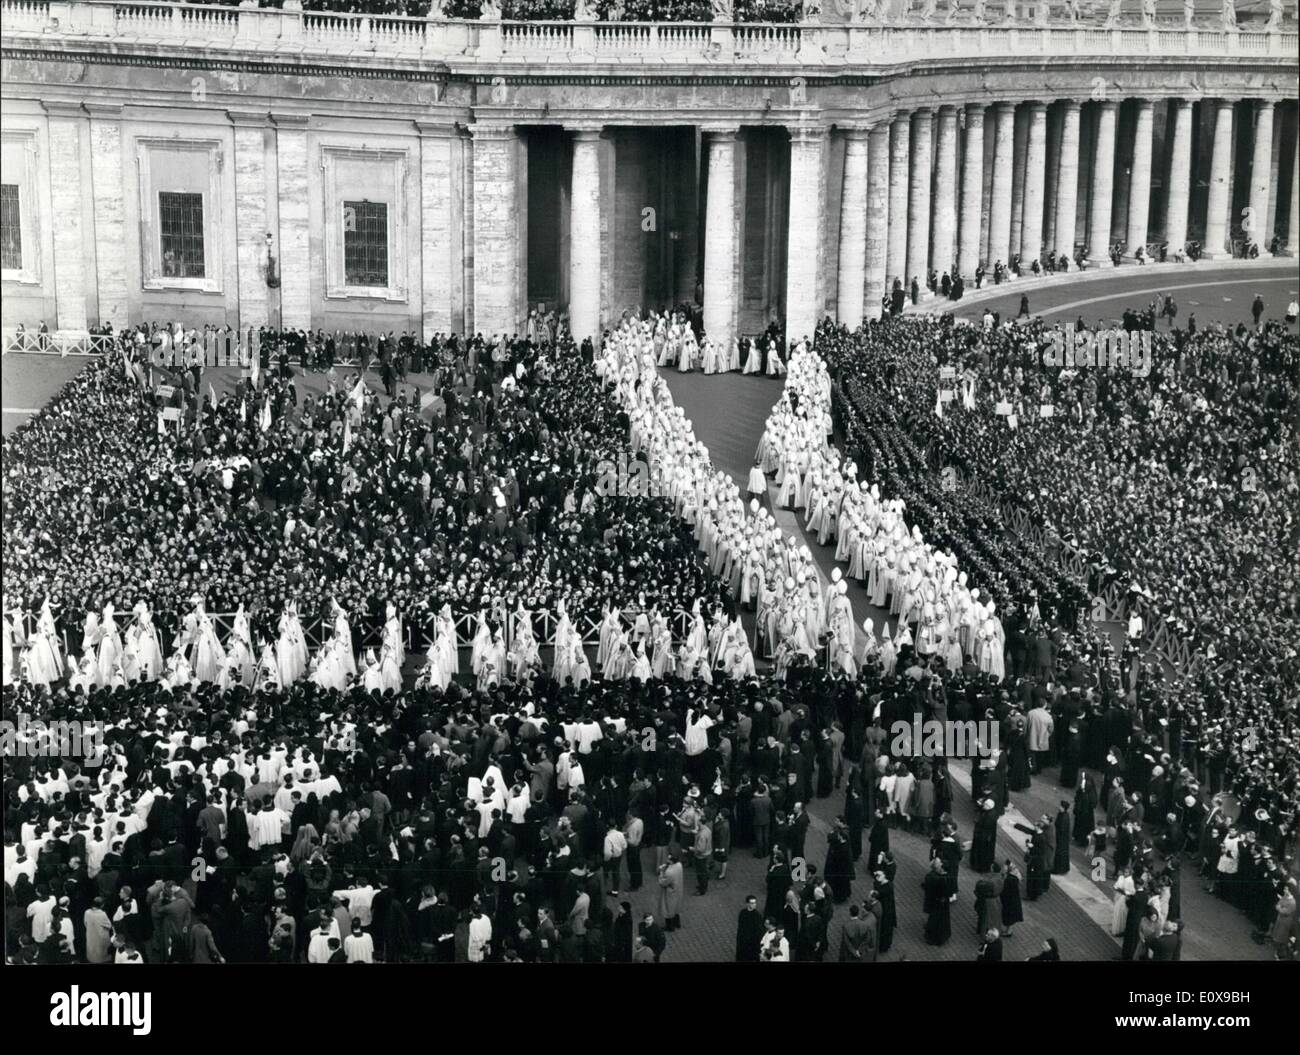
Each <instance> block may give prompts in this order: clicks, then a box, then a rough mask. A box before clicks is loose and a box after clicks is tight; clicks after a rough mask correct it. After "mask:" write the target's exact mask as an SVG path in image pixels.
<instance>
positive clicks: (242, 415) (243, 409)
mask: <svg viewBox="0 0 1300 1055" xmlns="http://www.w3.org/2000/svg"><path fill="white" fill-rule="evenodd" d="M239 420H240V421H241V422H246V421H248V400H246V399H241V400H240V401H239Z"/></svg>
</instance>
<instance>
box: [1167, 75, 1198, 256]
mask: <svg viewBox="0 0 1300 1055" xmlns="http://www.w3.org/2000/svg"><path fill="white" fill-rule="evenodd" d="M1173 125H1174V127H1173V129H1172V131H1171V133H1170V141H1171V146H1170V150H1169V192H1168V193H1167V194H1166V195H1165V241H1166V242H1168V243H1169V256H1170V257H1171V258H1172V257H1173V256H1174V254H1175V253H1177V252H1179V251H1180V250H1182V249H1183V248H1184V247H1185V246H1186V245H1187V211H1188V207H1189V204H1190V202H1191V195H1192V101H1191V100H1190V99H1175V100H1174V112H1173Z"/></svg>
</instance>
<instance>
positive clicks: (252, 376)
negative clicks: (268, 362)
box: [248, 348, 262, 389]
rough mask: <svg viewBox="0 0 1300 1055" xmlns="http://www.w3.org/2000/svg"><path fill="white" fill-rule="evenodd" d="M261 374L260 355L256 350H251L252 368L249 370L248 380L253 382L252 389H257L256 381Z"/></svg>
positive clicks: (258, 350) (259, 351)
mask: <svg viewBox="0 0 1300 1055" xmlns="http://www.w3.org/2000/svg"><path fill="white" fill-rule="evenodd" d="M261 373H262V353H261V350H260V349H258V348H254V349H253V366H252V368H251V369H250V370H249V374H248V379H249V380H250V381H252V382H253V388H254V389H256V388H257V379H258V377H260V376H261Z"/></svg>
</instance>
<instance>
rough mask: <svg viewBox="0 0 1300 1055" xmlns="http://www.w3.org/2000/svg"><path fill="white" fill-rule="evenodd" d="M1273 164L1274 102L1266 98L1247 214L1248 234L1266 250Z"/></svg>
mask: <svg viewBox="0 0 1300 1055" xmlns="http://www.w3.org/2000/svg"><path fill="white" fill-rule="evenodd" d="M1272 164H1273V103H1272V102H1271V101H1270V100H1267V99H1265V100H1262V101H1261V102H1260V103H1259V107H1258V109H1257V110H1256V112H1255V150H1254V154H1253V155H1252V157H1251V162H1250V212H1249V213H1248V214H1247V215H1246V216H1245V217H1243V220H1244V221H1245V222H1243V224H1242V229H1243V230H1244V231H1245V234H1246V237H1247V238H1248V239H1249V240H1250V241H1253V242H1255V243H1256V244H1258V245H1259V251H1260V252H1261V253H1266V252H1267V251H1268V244H1269V242H1271V241H1272V240H1273V231H1272V230H1271V228H1270V226H1269V224H1268V197H1269V186H1270V184H1271V182H1272V172H1271V169H1272Z"/></svg>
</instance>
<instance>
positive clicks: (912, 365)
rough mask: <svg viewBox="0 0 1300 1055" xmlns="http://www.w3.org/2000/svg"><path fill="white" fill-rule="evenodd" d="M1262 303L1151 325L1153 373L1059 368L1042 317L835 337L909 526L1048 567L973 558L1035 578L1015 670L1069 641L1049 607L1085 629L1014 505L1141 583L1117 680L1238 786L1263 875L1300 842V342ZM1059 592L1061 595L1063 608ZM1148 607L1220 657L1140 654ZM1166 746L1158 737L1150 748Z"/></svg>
mask: <svg viewBox="0 0 1300 1055" xmlns="http://www.w3.org/2000/svg"><path fill="white" fill-rule="evenodd" d="M1160 307H1161V306H1160V305H1154V306H1153V307H1152V308H1149V309H1148V310H1147V311H1146V312H1129V313H1126V325H1129V326H1132V327H1141V326H1146V327H1151V326H1153V325H1154V323H1155V320H1156V319H1157V318H1158V317H1160V315H1161V312H1160ZM1256 314H1257V317H1256V327H1255V328H1253V329H1251V328H1248V327H1246V326H1245V325H1242V326H1240V327H1238V328H1237V330H1236V331H1235V332H1233V331H1228V330H1226V329H1223V328H1220V327H1213V328H1210V329H1208V330H1200V331H1197V330H1195V329H1194V328H1193V329H1189V330H1176V329H1172V327H1171V329H1170V330H1168V331H1161V332H1159V333H1155V334H1152V335H1151V336H1152V339H1153V342H1154V348H1153V351H1152V356H1151V360H1152V368H1151V369H1150V371H1149V372H1139V371H1129V370H1126V369H1125V368H1123V367H1120V368H1119V369H1113V368H1109V367H1104V366H1103V367H1100V368H1098V367H1077V368H1074V369H1070V368H1067V369H1059V368H1057V367H1055V366H1044V363H1045V362H1046V363H1054V362H1055V359H1054V358H1052V356H1053V354H1054V352H1053V348H1054V344H1053V341H1054V335H1053V333H1052V332H1051V331H1050V330H1048V329H1047V328H1045V327H1044V326H1042V324H1041V323H1039V322H1037V321H1030V322H1028V323H1026V324H1023V325H1016V324H1006V325H993V321H994V320H993V319H992V318H986V320H985V325H984V326H976V327H963V326H956V325H953V324H952V322H951V320H947V319H917V318H907V319H889V320H885V321H882V322H879V323H871V324H867V325H866V326H864V327H863V328H862V329H861V330H860V331H859V332H857V333H856V334H848V333H846V332H844V331H843V330H836V329H834V328H832V327H830V326H829V325H828V326H827V327H826V328H824V330H823V332H822V333H821V334H820V335H819V341H818V348H819V351H821V352H822V353H823V354H824V355H826V357H827V359H828V362H829V363H830V367H831V370H832V372H833V373H834V374H835V376H836V388H837V392H836V406H837V408H838V412H839V416H840V425H841V428H842V429H843V432H844V434H845V436H846V438H847V439H846V442H847V443H848V445H849V449H850V450H851V451H853V452H854V456H855V458H856V459H857V462H858V463H859V464H865V465H866V466H868V467H869V468H868V475H869V476H870V478H872V479H879V480H881V481H882V486H883V487H885V488H886V489H887V490H888V491H889V492H890V493H895V494H900V493H901V494H905V495H907V496H908V502H907V510H908V513H909V518H914V519H915V521H916V522H918V523H927V522H929V523H935V522H937V523H938V524H939V525H941V530H942V525H947V524H952V525H960V526H959V527H958V528H957V530H956V531H954V532H952V536H951V538H950V539H949V541H950V542H951V544H952V546H953V548H954V549H956V550H958V551H959V552H960V551H961V549H962V548H963V547H964V548H966V549H973V550H975V551H976V552H980V551H982V552H984V553H986V554H990V555H997V554H999V552H1001V553H1008V554H1010V553H1014V554H1015V560H1016V561H1017V562H1020V563H1021V565H1022V567H1024V566H1028V567H1032V568H1035V569H1037V570H1038V571H1039V572H1040V573H1041V575H1042V576H1043V578H1038V579H1037V581H1036V579H1035V577H1031V576H1024V575H1021V576H1016V575H1014V574H1013V575H1011V576H1001V575H999V573H998V572H997V571H996V570H993V569H996V568H998V567H999V566H1000V565H1001V564H1002V562H1001V561H998V560H996V559H995V561H994V563H993V564H992V566H991V567H989V566H988V565H982V564H981V561H980V560H978V559H977V558H972V559H971V560H970V562H969V565H968V566H969V567H970V568H971V575H972V581H976V579H977V578H978V577H979V573H985V574H984V577H983V579H982V580H981V581H988V580H989V575H988V573H989V572H992V583H993V584H994V585H993V586H992V587H991V588H992V589H994V590H995V591H997V590H998V588H999V586H998V584H999V580H1001V582H1003V583H1005V582H1008V581H1011V582H1018V584H1019V585H1018V587H1016V588H1013V589H1012V590H1010V591H1009V592H1010V594H1011V597H1010V600H1011V601H1012V603H1013V605H1015V606H1016V608H1015V610H1016V613H1017V614H1016V617H1015V625H1014V626H1013V627H1012V629H1010V630H1009V632H1008V634H1007V642H1008V647H1007V657H1008V663H1009V666H1010V668H1011V669H1026V667H1027V666H1032V665H1033V664H1034V663H1035V661H1036V659H1037V660H1040V661H1041V658H1042V657H1043V656H1044V654H1045V653H1046V654H1050V653H1054V652H1055V649H1051V650H1048V649H1047V647H1046V646H1043V645H1041V643H1040V644H1039V645H1037V646H1036V645H1035V643H1034V641H1033V637H1032V635H1027V634H1026V633H1025V632H1024V631H1025V629H1026V627H1027V626H1028V625H1029V624H1028V622H1026V620H1027V619H1028V618H1029V617H1030V616H1032V615H1033V613H1034V612H1035V611H1038V612H1041V613H1042V615H1043V618H1044V619H1045V620H1046V621H1047V622H1048V623H1055V625H1056V627H1057V632H1058V633H1059V634H1060V635H1061V641H1060V646H1061V647H1062V648H1064V649H1068V650H1070V651H1076V652H1077V650H1078V645H1077V644H1076V643H1073V642H1072V641H1071V638H1072V637H1077V636H1078V634H1079V631H1080V624H1079V623H1078V622H1072V621H1071V620H1072V616H1073V615H1074V614H1077V613H1078V611H1079V609H1080V608H1081V607H1082V606H1083V605H1084V604H1085V598H1086V596H1087V595H1086V594H1083V595H1081V594H1080V593H1079V584H1075V583H1069V582H1068V581H1067V580H1066V579H1065V578H1064V577H1063V576H1062V573H1060V572H1056V573H1052V572H1051V571H1050V569H1051V568H1052V567H1053V565H1054V561H1053V559H1052V554H1051V553H1048V552H1044V551H1037V547H1036V546H1035V545H1034V544H1033V543H1032V542H1031V541H1029V540H1027V539H1022V538H1019V537H1017V536H1015V535H1013V533H1012V532H1011V531H1010V530H1009V528H1008V527H1007V525H1006V524H1005V523H1004V522H1003V515H1002V512H1001V511H1000V509H999V505H998V502H1010V503H1011V504H1013V505H1014V506H1017V507H1022V508H1024V509H1027V510H1028V511H1029V512H1030V513H1031V515H1032V516H1033V517H1034V518H1035V520H1036V521H1037V523H1039V524H1040V525H1042V526H1044V527H1046V528H1048V529H1049V531H1051V532H1053V533H1056V534H1058V535H1060V536H1062V537H1063V538H1064V539H1065V540H1066V541H1068V542H1069V543H1070V544H1072V545H1074V546H1076V547H1077V548H1079V549H1081V550H1083V551H1084V552H1085V553H1086V554H1087V555H1088V557H1089V558H1090V560H1091V567H1092V568H1093V572H1094V574H1093V577H1092V581H1091V582H1090V583H1089V584H1088V586H1089V589H1090V591H1092V592H1095V591H1097V590H1099V589H1100V588H1101V587H1102V586H1104V585H1107V584H1109V582H1111V581H1115V580H1116V579H1118V580H1119V581H1120V582H1121V583H1122V584H1126V585H1128V586H1129V587H1130V588H1131V589H1130V592H1129V596H1128V601H1127V604H1128V606H1129V609H1130V612H1129V618H1130V633H1131V634H1132V635H1133V637H1132V638H1131V639H1130V641H1129V642H1128V644H1127V645H1126V647H1125V651H1124V654H1123V656H1122V657H1121V663H1120V669H1119V675H1120V678H1121V681H1122V683H1123V686H1124V689H1126V690H1128V692H1129V693H1130V703H1131V704H1133V705H1134V707H1135V710H1136V711H1138V712H1139V713H1140V714H1141V724H1142V726H1143V727H1144V728H1146V729H1159V730H1160V731H1161V733H1160V735H1161V736H1162V737H1163V738H1164V740H1165V744H1166V746H1165V747H1164V748H1163V751H1165V752H1167V753H1168V756H1169V758H1168V759H1167V760H1166V762H1164V763H1161V768H1162V769H1163V770H1164V771H1165V773H1166V775H1168V773H1169V772H1170V770H1171V769H1175V768H1180V767H1186V771H1187V772H1188V773H1190V774H1191V775H1192V777H1193V779H1194V780H1195V781H1197V782H1198V784H1206V785H1207V786H1208V788H1209V790H1210V791H1211V792H1214V793H1218V792H1220V791H1226V792H1228V793H1230V796H1231V800H1232V802H1234V803H1236V804H1237V805H1236V806H1234V807H1232V808H1230V811H1229V812H1230V813H1232V814H1234V816H1231V817H1230V818H1226V819H1225V818H1224V816H1223V815H1222V814H1220V815H1219V820H1220V821H1221V825H1220V827H1219V829H1218V835H1219V837H1220V838H1221V839H1222V838H1224V837H1226V836H1227V834H1228V831H1229V822H1231V823H1232V824H1233V825H1235V827H1234V829H1233V841H1234V842H1235V841H1236V838H1237V836H1238V835H1242V836H1244V835H1245V834H1246V833H1250V834H1251V836H1252V846H1254V845H1255V840H1262V841H1263V842H1264V843H1265V844H1266V845H1269V846H1271V847H1272V849H1271V850H1270V854H1271V855H1272V860H1271V861H1269V860H1267V859H1265V862H1264V863H1263V864H1262V865H1260V866H1259V867H1260V868H1262V869H1263V871H1264V872H1266V873H1268V872H1273V873H1276V871H1277V870H1278V869H1279V868H1280V869H1281V870H1282V871H1283V872H1285V865H1279V863H1278V862H1279V861H1285V859H1286V856H1287V853H1288V851H1287V849H1286V848H1287V847H1291V846H1293V845H1294V838H1295V832H1296V829H1297V819H1298V818H1297V807H1298V803H1300V798H1298V790H1297V780H1298V779H1300V751H1298V750H1297V747H1296V737H1297V725H1296V723H1297V713H1296V711H1297V700H1298V697H1297V673H1298V671H1300V663H1298V661H1297V652H1296V642H1297V641H1298V640H1300V636H1298V635H1297V615H1298V614H1300V613H1298V611H1297V603H1298V598H1297V590H1296V579H1295V573H1294V563H1293V561H1292V560H1291V559H1289V558H1288V557H1287V554H1288V553H1289V552H1293V551H1294V549H1295V546H1296V542H1297V539H1298V538H1300V534H1298V533H1300V524H1298V523H1297V519H1296V512H1297V503H1296V496H1297V480H1298V479H1300V477H1298V476H1297V469H1298V468H1300V463H1298V462H1297V456H1296V455H1297V446H1296V443H1295V421H1294V418H1295V408H1296V397H1297V392H1296V384H1297V381H1296V378H1297V372H1296V367H1297V341H1296V339H1295V337H1294V335H1287V333H1286V332H1285V331H1284V330H1283V329H1282V328H1281V326H1279V325H1276V324H1261V323H1260V320H1259V318H1258V313H1256ZM1189 321H1190V320H1189ZM1192 325H1193V327H1194V322H1193V324H1192ZM1099 328H1100V327H1099ZM1083 329H1084V326H1083V322H1082V320H1080V322H1079V325H1078V330H1079V332H1080V333H1082V331H1083ZM1063 333H1064V331H1057V334H1056V336H1055V339H1056V340H1057V341H1059V340H1061V339H1062V334H1063ZM944 368H950V371H946V372H945V373H944V374H941V371H944ZM944 390H946V391H949V392H951V393H952V397H951V398H950V399H946V400H945V399H943V398H942V396H941V395H940V393H941V392H942V391H944ZM1043 406H1050V407H1052V408H1053V412H1052V414H1051V416H1048V415H1045V414H1042V412H1041V411H1040V410H1039V409H1038V408H1039V407H1043ZM999 410H1000V411H1002V412H1001V413H999V412H998V411H999ZM1008 410H1009V413H1007V411H1008ZM921 447H924V448H925V453H922V452H921V449H920V448H921ZM900 451H904V452H907V455H908V456H907V457H900V456H899V454H898V452H900ZM936 462H937V463H938V464H934V463H936ZM940 465H943V466H956V467H959V468H960V470H961V475H960V476H955V477H949V478H948V479H949V481H955V480H958V479H965V480H973V481H978V482H979V483H981V484H983V485H984V486H983V487H979V486H965V485H962V486H952V487H945V486H944V484H943V481H944V476H943V474H942V473H941V472H937V471H936V470H937V469H938V468H939V466H940ZM1243 481H1244V482H1245V483H1246V484H1247V486H1243ZM918 492H919V493H918ZM990 492H991V493H992V495H994V496H996V501H994V502H990V501H989V499H988V495H989V494H990ZM930 509H937V510H940V511H941V512H940V513H939V514H938V515H937V516H935V515H934V514H930V513H929V510H930ZM932 516H933V517H934V519H931V517H932ZM1153 525H1155V526H1156V529H1155V530H1153ZM1051 577H1054V578H1055V583H1052V581H1051ZM1044 579H1046V582H1045V581H1044ZM1045 585H1046V587H1047V589H1048V590H1050V591H1055V592H1054V594H1053V596H1055V597H1056V598H1058V602H1057V603H1055V604H1051V605H1049V606H1047V607H1046V608H1044V607H1043V606H1042V605H1041V604H1040V603H1039V602H1040V601H1041V600H1042V598H1043V596H1044V592H1043V591H1044V586H1045ZM1065 598H1068V601H1067V600H1065ZM1144 616H1145V617H1146V619H1151V618H1164V619H1166V620H1167V621H1169V623H1170V624H1172V627H1173V628H1174V629H1175V631H1176V632H1177V633H1180V634H1184V635H1186V636H1187V638H1188V639H1189V641H1190V642H1191V644H1192V645H1193V648H1194V649H1195V653H1196V654H1199V656H1201V657H1204V661H1203V662H1197V663H1196V664H1195V665H1194V667H1193V669H1191V670H1188V671H1165V670H1164V669H1163V668H1162V666H1160V665H1156V664H1153V663H1151V662H1150V661H1149V660H1148V661H1143V660H1141V659H1140V658H1139V651H1138V647H1137V645H1136V637H1137V633H1136V632H1137V631H1140V629H1141V628H1142V626H1143V625H1144V624H1143V617H1144ZM1106 645H1107V642H1105V641H1102V642H1101V649H1100V652H1098V651H1097V650H1096V648H1095V646H1089V645H1086V644H1085V645H1084V651H1083V658H1084V660H1085V661H1086V662H1088V663H1089V664H1091V663H1092V662H1093V661H1095V659H1096V658H1097V657H1098V656H1099V655H1101V656H1104V655H1106V652H1107V649H1106ZM1112 674H1113V671H1112ZM1135 692H1136V694H1135V696H1134V693H1135ZM1076 717H1077V715H1075V714H1067V715H1066V716H1065V720H1066V722H1067V723H1071V724H1078V723H1077V722H1076V721H1075V719H1076ZM1059 721H1060V720H1059V718H1058V727H1059ZM1161 757H1162V754H1161V749H1158V746H1157V745H1152V746H1151V747H1150V748H1149V759H1151V760H1155V759H1159V758H1161ZM1170 762H1172V765H1171V764H1170ZM1111 790H1112V789H1110V788H1109V787H1106V788H1103V789H1101V790H1100V794H1101V795H1102V796H1103V797H1104V796H1106V795H1108V794H1109V793H1110V792H1111ZM1238 810H1239V812H1238ZM1110 827H1111V828H1114V827H1116V826H1115V825H1114V824H1113V823H1112V824H1111V825H1110ZM1199 830H1201V829H1200V828H1199V827H1198V831H1199ZM1206 830H1207V831H1214V830H1215V829H1214V827H1213V825H1212V826H1210V827H1209V828H1208V829H1206ZM1206 852H1208V851H1206ZM1289 852H1291V853H1294V850H1293V849H1292V850H1290V851H1289ZM1217 865H1218V861H1217V859H1216V860H1215V861H1214V862H1213V863H1211V864H1210V865H1209V866H1208V868H1209V871H1210V872H1213V871H1214V870H1215V868H1216V867H1217ZM1234 871H1235V865H1234ZM1264 900H1268V899H1267V898H1265V899H1264ZM1262 911H1263V912H1264V913H1265V914H1267V911H1268V909H1267V908H1265V909H1263V910H1262Z"/></svg>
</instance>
